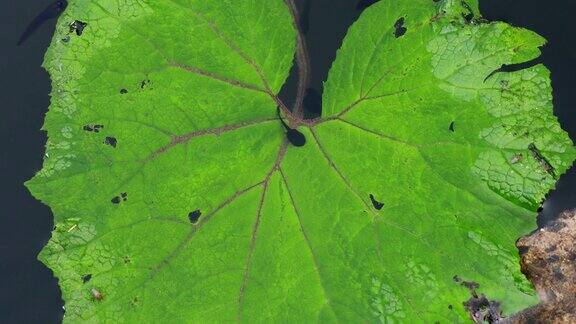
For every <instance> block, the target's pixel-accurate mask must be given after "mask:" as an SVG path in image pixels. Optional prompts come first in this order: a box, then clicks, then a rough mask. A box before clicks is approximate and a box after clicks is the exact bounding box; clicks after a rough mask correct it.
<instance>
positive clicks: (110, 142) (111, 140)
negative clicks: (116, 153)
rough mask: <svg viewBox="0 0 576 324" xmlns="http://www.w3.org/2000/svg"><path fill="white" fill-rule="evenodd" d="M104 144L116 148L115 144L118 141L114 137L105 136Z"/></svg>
mask: <svg viewBox="0 0 576 324" xmlns="http://www.w3.org/2000/svg"><path fill="white" fill-rule="evenodd" d="M104 144H106V145H110V146H112V147H114V148H116V144H118V140H117V139H116V138H115V137H112V136H106V138H105V139H104Z"/></svg>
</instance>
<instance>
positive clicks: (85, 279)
mask: <svg viewBox="0 0 576 324" xmlns="http://www.w3.org/2000/svg"><path fill="white" fill-rule="evenodd" d="M90 279H92V274H90V273H89V274H86V275H83V276H82V283H87V282H88V281H90Z"/></svg>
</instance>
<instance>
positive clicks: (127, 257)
mask: <svg viewBox="0 0 576 324" xmlns="http://www.w3.org/2000/svg"><path fill="white" fill-rule="evenodd" d="M122 261H124V264H128V263H130V262H131V261H132V260H131V259H130V257H129V256H127V255H125V256H123V257H122Z"/></svg>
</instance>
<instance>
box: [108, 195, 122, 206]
mask: <svg viewBox="0 0 576 324" xmlns="http://www.w3.org/2000/svg"><path fill="white" fill-rule="evenodd" d="M110 201H111V202H112V203H113V204H115V205H117V204H119V203H120V202H121V201H122V198H120V196H116V197H114V198H112V199H111V200H110Z"/></svg>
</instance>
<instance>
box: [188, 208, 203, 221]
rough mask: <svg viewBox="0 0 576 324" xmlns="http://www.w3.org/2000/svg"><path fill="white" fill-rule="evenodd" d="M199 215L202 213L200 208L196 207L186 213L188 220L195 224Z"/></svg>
mask: <svg viewBox="0 0 576 324" xmlns="http://www.w3.org/2000/svg"><path fill="white" fill-rule="evenodd" d="M200 215H202V212H201V211H200V209H196V210H195V211H193V212H190V213H189V214H188V219H189V220H190V223H192V224H196V222H198V219H199V218H200Z"/></svg>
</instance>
